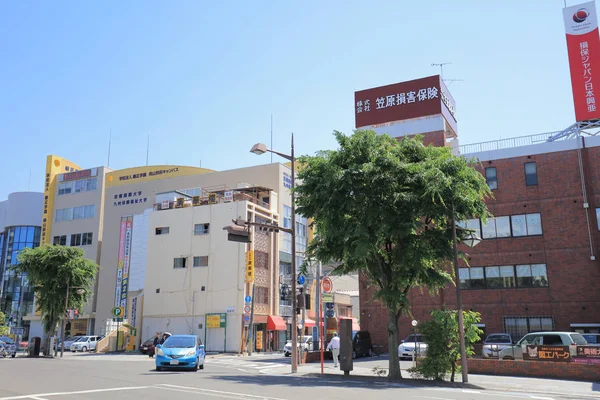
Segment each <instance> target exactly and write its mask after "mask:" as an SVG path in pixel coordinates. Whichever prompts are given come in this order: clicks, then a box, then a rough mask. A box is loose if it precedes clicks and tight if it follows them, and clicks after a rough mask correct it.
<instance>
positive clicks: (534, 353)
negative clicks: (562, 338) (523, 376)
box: [523, 345, 571, 362]
mask: <svg viewBox="0 0 600 400" xmlns="http://www.w3.org/2000/svg"><path fill="white" fill-rule="evenodd" d="M523 359H524V360H530V361H561V362H568V361H570V359H571V352H570V351H569V346H536V345H527V346H526V349H525V351H524V352H523Z"/></svg>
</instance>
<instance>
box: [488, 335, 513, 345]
mask: <svg viewBox="0 0 600 400" xmlns="http://www.w3.org/2000/svg"><path fill="white" fill-rule="evenodd" d="M495 343H511V340H510V336H509V335H490V336H488V337H487V338H486V339H485V344H495Z"/></svg>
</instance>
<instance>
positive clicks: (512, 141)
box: [458, 131, 560, 155]
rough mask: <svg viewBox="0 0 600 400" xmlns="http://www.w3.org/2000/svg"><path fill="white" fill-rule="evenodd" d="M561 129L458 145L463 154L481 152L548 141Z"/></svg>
mask: <svg viewBox="0 0 600 400" xmlns="http://www.w3.org/2000/svg"><path fill="white" fill-rule="evenodd" d="M559 132H560V131H557V132H547V133H538V134H536V135H528V136H518V137H514V138H507V139H499V140H491V141H488V142H480V143H472V144H463V145H460V146H458V151H459V153H460V154H461V155H465V154H472V153H480V152H482V151H491V150H501V149H510V148H513V147H521V146H530V145H532V144H537V143H543V142H547V141H548V139H549V138H550V137H552V136H554V135H556V134H557V133H559Z"/></svg>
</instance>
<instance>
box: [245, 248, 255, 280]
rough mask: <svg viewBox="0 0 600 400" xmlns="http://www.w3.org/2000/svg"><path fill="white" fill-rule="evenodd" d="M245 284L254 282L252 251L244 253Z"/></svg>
mask: <svg viewBox="0 0 600 400" xmlns="http://www.w3.org/2000/svg"><path fill="white" fill-rule="evenodd" d="M246 282H248V283H251V282H254V250H248V251H247V252H246Z"/></svg>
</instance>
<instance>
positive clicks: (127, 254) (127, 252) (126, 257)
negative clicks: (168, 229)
mask: <svg viewBox="0 0 600 400" xmlns="http://www.w3.org/2000/svg"><path fill="white" fill-rule="evenodd" d="M132 231H133V217H127V222H126V223H125V248H124V250H123V275H122V280H121V304H120V306H121V307H123V308H124V309H125V310H127V293H128V291H129V264H130V261H131V235H132V233H133V232H132ZM124 317H125V315H124Z"/></svg>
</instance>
